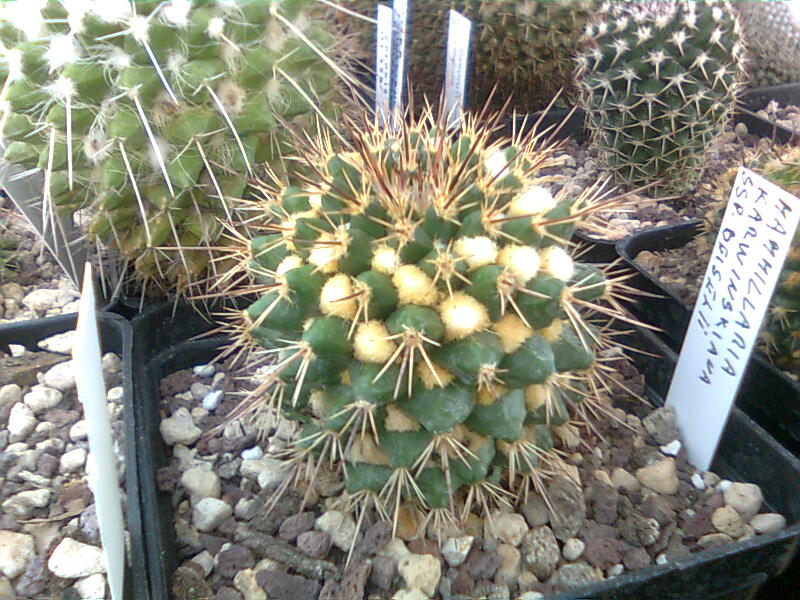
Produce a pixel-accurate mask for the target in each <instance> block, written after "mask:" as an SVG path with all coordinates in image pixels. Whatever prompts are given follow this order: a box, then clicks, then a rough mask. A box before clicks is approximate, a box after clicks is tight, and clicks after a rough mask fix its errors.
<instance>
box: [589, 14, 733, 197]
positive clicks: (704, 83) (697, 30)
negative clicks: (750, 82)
mask: <svg viewBox="0 0 800 600" xmlns="http://www.w3.org/2000/svg"><path fill="white" fill-rule="evenodd" d="M586 35H587V39H588V40H589V43H590V46H591V48H590V49H589V50H587V51H586V52H584V53H583V54H581V55H580V57H579V58H578V69H577V74H576V76H577V79H578V84H579V86H580V91H581V100H580V102H581V105H582V107H583V109H584V110H585V111H586V126H587V127H588V129H589V130H590V132H591V139H592V142H593V143H594V144H596V145H597V147H598V148H599V151H600V153H601V157H602V159H603V161H604V163H605V166H606V167H607V168H608V169H609V170H610V171H612V172H613V173H614V174H615V176H616V178H617V180H618V181H620V182H623V183H625V184H628V185H630V186H642V185H647V184H653V188H652V189H653V191H654V192H655V193H656V194H664V193H667V194H672V193H683V192H685V191H687V190H689V189H691V188H692V186H693V185H694V184H695V183H696V182H697V180H698V179H699V177H700V175H701V174H702V172H703V170H704V166H705V160H706V156H707V151H708V150H709V149H710V148H711V147H712V145H713V143H714V140H715V137H716V136H717V135H718V134H719V133H720V132H721V131H722V129H723V127H724V126H725V124H726V123H727V121H728V118H729V116H730V114H731V111H732V110H733V109H734V108H735V100H736V95H737V92H738V89H739V80H740V77H741V74H742V62H743V59H742V54H743V51H742V45H741V44H740V40H739V26H738V23H737V20H736V16H735V15H734V14H733V12H732V11H731V8H730V6H729V5H728V4H727V3H722V2H717V3H707V2H684V1H682V2H641V3H640V2H610V3H606V4H605V5H604V6H603V8H602V9H601V10H600V11H599V13H598V17H597V20H596V21H595V22H593V23H592V24H591V25H590V26H589V27H588V28H587V32H586Z"/></svg>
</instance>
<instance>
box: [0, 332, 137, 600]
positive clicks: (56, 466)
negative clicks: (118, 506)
mask: <svg viewBox="0 0 800 600" xmlns="http://www.w3.org/2000/svg"><path fill="white" fill-rule="evenodd" d="M71 344H72V335H71V333H69V334H66V335H64V334H61V335H58V336H54V337H53V338H49V339H47V340H43V341H42V342H40V347H42V348H44V349H45V350H42V351H39V352H27V351H24V349H22V348H21V347H17V346H12V355H5V354H3V353H2V352H0V598H59V597H60V598H75V599H81V598H105V597H107V596H106V582H105V564H104V562H103V553H102V550H101V548H100V530H99V525H98V520H97V513H96V509H95V504H94V497H93V494H92V491H91V489H90V487H89V480H88V477H89V476H88V471H89V470H90V469H91V466H90V463H91V460H90V454H89V443H88V440H87V435H88V425H87V421H86V420H84V419H83V407H82V404H81V402H80V401H79V400H78V396H77V391H76V389H75V378H74V373H73V371H72V361H71V360H70V357H69V353H70V352H71ZM103 372H104V377H105V382H106V388H107V389H108V402H109V404H108V407H109V417H110V419H111V423H112V431H113V437H114V440H115V453H116V455H117V458H118V460H119V468H120V471H119V477H120V482H122V473H123V471H124V464H123V454H122V444H123V440H124V433H123V425H122V401H123V400H122V399H123V390H122V387H121V379H122V364H121V361H120V359H119V357H118V356H116V355H114V354H107V355H105V356H104V357H103ZM104 476H107V474H104Z"/></svg>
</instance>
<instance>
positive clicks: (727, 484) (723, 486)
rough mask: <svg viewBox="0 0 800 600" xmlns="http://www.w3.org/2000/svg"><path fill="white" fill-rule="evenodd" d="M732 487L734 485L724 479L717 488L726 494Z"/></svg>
mask: <svg viewBox="0 0 800 600" xmlns="http://www.w3.org/2000/svg"><path fill="white" fill-rule="evenodd" d="M731 485H733V484H732V483H731V482H730V481H728V480H727V479H723V480H722V481H720V482H719V483H718V484H717V488H718V489H719V490H720V491H721V492H726V491H728V490H729V489H731Z"/></svg>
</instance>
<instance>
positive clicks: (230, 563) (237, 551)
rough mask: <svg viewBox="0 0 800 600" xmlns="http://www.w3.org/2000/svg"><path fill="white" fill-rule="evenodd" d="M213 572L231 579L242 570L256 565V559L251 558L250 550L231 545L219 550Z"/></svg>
mask: <svg viewBox="0 0 800 600" xmlns="http://www.w3.org/2000/svg"><path fill="white" fill-rule="evenodd" d="M215 563H216V565H215V567H214V570H215V572H217V573H219V574H220V575H222V576H223V577H230V578H231V579H233V577H235V576H236V573H238V572H239V571H241V570H242V569H250V568H251V567H253V565H255V564H256V558H255V556H253V553H252V551H251V550H250V548H247V547H246V546H241V545H239V544H231V545H230V546H228V547H227V548H225V549H224V550H220V552H219V554H217V557H216V559H215Z"/></svg>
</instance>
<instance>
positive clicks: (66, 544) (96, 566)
mask: <svg viewBox="0 0 800 600" xmlns="http://www.w3.org/2000/svg"><path fill="white" fill-rule="evenodd" d="M47 568H48V569H50V571H51V572H52V573H53V574H54V575H56V576H57V577H63V578H65V579H77V578H78V577H88V576H89V575H94V574H95V573H105V570H106V567H105V559H104V557H103V551H102V550H101V549H100V548H97V547H96V546H90V545H89V544H82V543H80V542H76V541H75V540H73V539H72V538H64V539H63V540H61V543H59V544H58V546H56V549H55V550H53V553H52V554H51V555H50V560H48V561H47Z"/></svg>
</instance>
